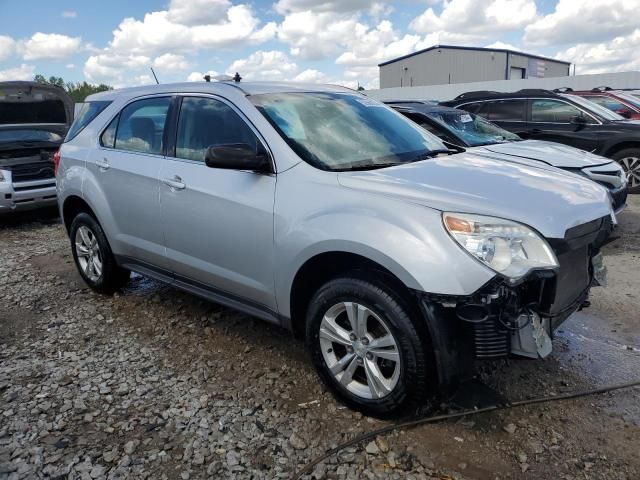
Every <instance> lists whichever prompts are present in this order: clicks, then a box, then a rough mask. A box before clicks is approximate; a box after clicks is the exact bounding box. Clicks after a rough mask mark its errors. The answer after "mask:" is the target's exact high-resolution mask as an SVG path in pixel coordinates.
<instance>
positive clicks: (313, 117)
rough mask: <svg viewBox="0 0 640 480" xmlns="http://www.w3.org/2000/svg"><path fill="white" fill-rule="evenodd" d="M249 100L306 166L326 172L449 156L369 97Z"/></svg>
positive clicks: (297, 96)
mask: <svg viewBox="0 0 640 480" xmlns="http://www.w3.org/2000/svg"><path fill="white" fill-rule="evenodd" d="M249 99H250V100H251V101H252V102H253V104H254V105H255V106H256V107H257V108H258V110H259V111H260V112H261V113H262V114H263V115H264V116H265V118H266V119H267V120H269V122H270V123H271V124H272V125H273V126H274V127H275V129H276V130H277V131H278V133H280V135H281V136H282V138H283V139H284V140H285V141H286V142H287V143H288V144H289V146H290V147H291V148H292V149H293V150H294V151H295V152H296V153H297V154H298V155H299V156H300V157H301V158H302V159H303V160H304V161H306V162H307V163H309V164H311V165H313V166H315V167H317V168H320V169H322V170H337V171H339V170H355V169H363V170H366V169H373V168H382V167H387V166H391V165H397V164H401V163H409V162H413V161H417V160H422V159H425V158H428V157H429V156H432V155H436V154H438V153H441V152H447V147H445V145H444V144H443V143H442V142H441V141H440V140H439V139H438V138H437V137H436V136H434V135H432V134H430V133H428V132H426V131H425V130H424V129H422V128H420V127H418V126H417V125H415V124H414V123H412V122H411V121H409V120H407V119H405V118H404V117H403V116H402V115H400V114H399V113H397V112H395V111H394V110H392V109H391V108H389V107H387V106H385V105H384V104H382V103H380V102H377V101H375V100H372V99H370V98H367V97H364V96H360V95H354V94H350V93H327V92H323V93H272V94H263V95H254V96H251V97H249Z"/></svg>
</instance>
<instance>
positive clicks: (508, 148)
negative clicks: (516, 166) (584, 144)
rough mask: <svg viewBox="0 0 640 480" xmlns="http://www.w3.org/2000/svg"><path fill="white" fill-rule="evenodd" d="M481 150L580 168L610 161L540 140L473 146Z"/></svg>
mask: <svg viewBox="0 0 640 480" xmlns="http://www.w3.org/2000/svg"><path fill="white" fill-rule="evenodd" d="M483 150H484V151H487V152H491V153H492V154H500V155H506V156H508V157H519V158H526V159H531V160H536V161H538V162H544V163H546V164H547V165H552V166H554V167H559V168H579V169H582V168H585V167H593V166H597V165H606V164H608V163H611V160H609V159H608V158H604V157H601V156H599V155H594V154H593V153H590V152H586V151H584V150H580V149H578V148H574V147H570V146H568V145H562V144H561V143H553V142H544V141H542V140H523V141H521V142H508V143H497V144H495V145H485V146H482V147H475V148H474V151H477V153H478V154H482V151H483ZM494 157H495V155H494ZM496 158H497V157H496ZM507 159H508V158H507Z"/></svg>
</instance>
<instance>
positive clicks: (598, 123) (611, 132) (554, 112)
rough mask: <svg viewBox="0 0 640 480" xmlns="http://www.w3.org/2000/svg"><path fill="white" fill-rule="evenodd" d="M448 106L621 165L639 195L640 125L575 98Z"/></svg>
mask: <svg viewBox="0 0 640 480" xmlns="http://www.w3.org/2000/svg"><path fill="white" fill-rule="evenodd" d="M442 104H443V105H446V106H450V107H456V108H461V109H463V110H466V111H468V112H470V113H475V114H476V115H480V116H482V117H485V118H486V119H488V120H490V121H491V122H493V123H495V124H497V125H499V126H500V127H502V128H504V129H505V130H509V131H510V132H513V133H516V134H517V135H518V136H520V137H521V138H524V139H530V140H546V141H551V142H557V143H562V144H565V145H569V146H572V147H576V148H579V149H581V150H586V151H588V152H592V153H595V154H597V155H601V156H603V157H606V158H611V159H613V160H615V161H617V162H618V163H619V164H620V165H621V166H622V168H623V169H624V170H625V172H626V174H627V177H628V185H629V191H630V192H631V193H638V192H640V122H637V121H633V120H627V119H625V118H624V117H622V116H620V115H618V114H617V113H615V112H613V111H611V110H609V109H607V108H605V107H603V106H601V105H598V104H597V103H594V102H591V101H589V100H587V99H586V98H583V97H581V96H578V95H573V94H571V93H560V92H552V91H548V90H531V89H528V90H520V91H518V92H511V93H499V92H488V91H478V92H468V93H464V94H462V95H459V96H458V97H456V98H455V99H454V100H451V101H448V102H442Z"/></svg>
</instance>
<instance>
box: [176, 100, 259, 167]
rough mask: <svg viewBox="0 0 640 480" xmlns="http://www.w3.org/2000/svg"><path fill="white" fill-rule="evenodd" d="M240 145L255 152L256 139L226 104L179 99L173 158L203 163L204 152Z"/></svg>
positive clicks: (213, 101)
mask: <svg viewBox="0 0 640 480" xmlns="http://www.w3.org/2000/svg"><path fill="white" fill-rule="evenodd" d="M230 143H244V144H247V145H249V146H250V147H251V148H253V149H255V150H256V151H257V148H258V139H257V137H256V135H255V134H254V133H253V131H252V130H251V129H250V128H249V126H248V125H247V124H246V123H245V121H244V120H243V119H242V118H240V116H239V115H238V114H237V113H236V112H235V111H234V110H233V109H232V108H231V107H229V106H228V105H227V104H225V103H223V102H221V101H219V100H214V99H211V98H196V97H186V98H184V99H183V100H182V106H181V108H180V117H179V119H178V134H177V136H176V153H175V156H176V157H177V158H184V159H187V160H196V161H199V162H204V158H205V155H206V153H207V149H208V148H209V147H212V146H216V145H225V144H230Z"/></svg>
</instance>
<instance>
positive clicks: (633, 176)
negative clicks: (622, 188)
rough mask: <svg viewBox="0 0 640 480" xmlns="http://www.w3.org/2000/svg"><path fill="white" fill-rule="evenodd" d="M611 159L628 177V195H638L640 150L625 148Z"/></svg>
mask: <svg viewBox="0 0 640 480" xmlns="http://www.w3.org/2000/svg"><path fill="white" fill-rule="evenodd" d="M611 158H612V159H613V160H615V161H616V162H618V163H619V164H620V166H622V168H623V169H624V171H625V173H626V174H628V175H629V184H628V187H627V188H628V191H629V193H640V148H625V149H624V150H620V151H619V152H616V153H614V154H613V155H612V156H611Z"/></svg>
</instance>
